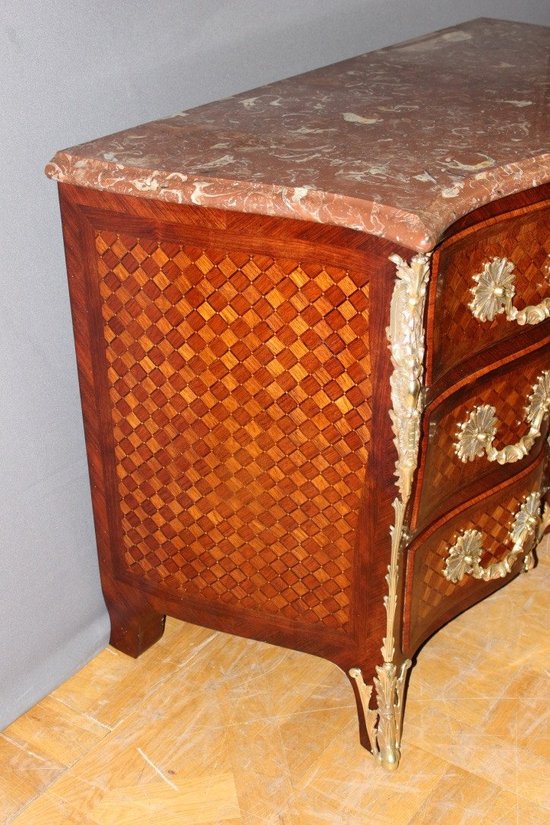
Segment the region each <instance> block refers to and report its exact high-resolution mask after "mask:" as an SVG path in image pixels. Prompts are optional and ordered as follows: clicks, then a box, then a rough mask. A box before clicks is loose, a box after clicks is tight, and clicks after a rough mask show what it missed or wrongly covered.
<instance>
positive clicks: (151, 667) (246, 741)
mask: <svg viewBox="0 0 550 825" xmlns="http://www.w3.org/2000/svg"><path fill="white" fill-rule="evenodd" d="M548 542H549V540H547V543H545V544H544V545H543V547H541V551H540V563H539V566H538V567H537V568H536V569H534V570H532V571H531V572H530V573H529V574H528V575H525V576H519V577H518V578H517V579H515V580H514V581H513V582H512V583H511V584H510V585H509V587H507V588H505V589H504V590H501V591H499V592H498V593H495V594H493V595H492V596H491V597H490V598H489V599H487V600H485V601H484V602H483V603H482V604H478V605H476V606H475V607H473V608H472V609H471V610H469V611H467V612H466V613H464V614H463V615H462V616H460V617H458V618H457V619H456V620H455V621H454V622H453V623H452V624H451V625H449V626H448V627H446V628H444V629H443V630H441V631H440V632H439V633H438V634H437V635H436V636H435V637H434V638H433V639H431V640H430V641H429V642H428V643H427V644H426V645H425V646H424V648H423V650H422V655H421V656H420V657H419V661H418V664H417V665H416V666H415V670H414V678H413V679H411V683H410V687H409V694H408V707H407V714H406V717H405V725H404V731H403V746H404V752H405V756H404V758H403V760H402V763H401V766H400V768H399V771H398V772H397V773H395V774H391V775H389V774H387V773H385V772H384V771H380V770H373V766H372V764H371V762H370V761H369V760H365V758H364V756H363V752H362V750H361V748H360V746H359V744H358V742H357V737H356V724H357V723H356V720H355V709H354V707H353V700H352V697H351V693H350V691H349V686H348V684H347V681H346V679H345V677H344V675H343V673H341V672H340V671H339V670H338V668H337V667H335V666H334V665H332V664H331V663H330V662H327V661H324V660H322V659H319V658H317V657H314V656H309V655H307V654H303V653H295V652H294V651H289V650H284V649H282V648H277V647H273V646H271V645H266V644H262V643H259V642H252V641H249V640H244V639H240V638H237V637H235V636H233V637H230V636H227V635H225V634H223V633H218V632H213V631H209V630H206V629H203V628H200V627H194V626H193V625H189V624H186V623H182V622H178V621H176V620H172V619H170V620H168V623H167V630H166V633H165V635H164V637H163V639H161V641H160V642H159V643H158V644H157V645H155V646H154V647H152V648H151V649H150V650H149V651H147V652H146V653H145V654H144V655H143V656H141V657H140V658H139V659H137V660H133V659H130V658H128V657H127V656H124V655H123V654H121V653H119V652H118V651H117V650H115V649H113V648H108V649H107V650H104V651H102V652H101V653H100V654H99V656H97V657H96V658H95V659H94V660H93V661H92V662H90V664H89V665H87V666H86V667H85V668H84V669H83V670H81V671H80V672H79V673H77V674H76V675H75V676H73V677H72V678H71V679H69V680H68V681H67V682H66V683H65V684H63V685H61V686H60V687H59V688H58V689H57V690H55V691H54V692H53V693H52V694H51V695H50V696H48V697H46V698H45V699H44V700H43V701H42V702H40V703H39V704H38V705H36V707H34V708H32V709H31V710H29V711H28V712H27V713H26V714H25V715H24V716H22V717H21V718H20V719H18V720H17V721H16V722H15V723H14V724H12V725H11V726H10V727H9V728H8V729H7V730H6V731H4V733H3V734H0V821H1V822H3V823H6V825H130V823H131V825H136V823H139V824H140V825H142V823H143V825H148V824H149V823H150V822H157V823H159V825H200V824H201V823H202V825H221V823H223V825H259V823H261V825H281V824H282V823H284V825H320V823H323V825H342V823H346V825H365V823H366V822H373V823H380V825H387V823H392V825H433V824H434V823H438V825H439V823H441V825H480V824H481V823H487V824H489V823H491V825H497V823H498V825H518V823H521V825H542V823H544V822H546V821H547V820H548V818H549V816H550V781H549V776H550V748H549V741H548V721H549V720H548V713H549V708H548V701H547V695H548V673H547V663H548V659H549V656H550V649H549V642H550V639H549V635H548V633H547V627H548V619H549V616H548V597H547V594H548V587H549V586H550V543H548Z"/></svg>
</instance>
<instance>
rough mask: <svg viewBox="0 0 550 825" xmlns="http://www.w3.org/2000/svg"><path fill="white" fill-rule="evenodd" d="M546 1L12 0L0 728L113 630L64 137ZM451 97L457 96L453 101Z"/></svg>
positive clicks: (3, 7)
mask: <svg viewBox="0 0 550 825" xmlns="http://www.w3.org/2000/svg"><path fill="white" fill-rule="evenodd" d="M479 16H489V17H490V16H492V17H503V18H508V19H515V20H525V21H530V22H534V23H542V24H549V23H550V7H549V4H548V3H547V2H544V0H542V2H541V0H515V1H514V0H477V2H475V0H277V2H271V0H179V2H178V0H157V1H156V2H150V0H119V2H113V0H94V1H93V2H89V0H86V2H84V0H55V2H46V3H45V2H43V0H25V2H23V3H21V2H19V0H0V103H1V108H0V112H1V119H0V146H1V149H2V155H1V156H2V162H3V169H2V187H1V189H0V296H1V297H0V320H1V322H0V582H1V587H2V590H1V593H2V599H1V603H0V614H1V616H0V728H1V727H3V726H5V725H6V724H8V723H9V722H10V721H11V720H12V719H13V718H15V717H16V716H17V715H19V714H20V713H21V712H23V711H24V710H26V709H27V708H28V707H30V706H31V705H32V704H34V703H35V702H36V701H37V700H38V699H40V698H41V697H42V696H43V695H44V694H46V693H48V692H49V691H50V690H51V689H53V688H54V687H55V686H56V685H57V684H59V683H60V682H61V681H63V680H64V679H65V678H67V677H68V676H69V675H70V674H71V673H73V672H74V671H75V670H76V669H78V668H79V667H81V666H82V665H83V664H85V662H86V661H88V660H89V659H90V658H91V657H92V656H93V655H94V654H95V653H96V652H98V651H99V650H100V649H101V648H102V647H103V646H104V645H105V644H106V643H107V639H108V619H107V614H106V611H105V608H104V605H103V600H102V597H101V591H100V587H99V578H98V572H97V563H96V557H95V545H94V535H93V526H92V518H91V511H90V504H89V493H88V477H87V470H86V463H85V452H84V442H83V434H82V426H81V418H80V408H79V398H78V388H77V381H76V370H75V363H74V354H73V345H72V337H71V328H70V314H69V305H68V299H67V291H66V286H65V270H64V258H63V248H62V241H61V231H60V223H59V216H58V208H57V195H56V187H55V185H54V184H53V183H52V182H51V181H48V180H47V179H46V178H45V177H44V175H43V171H42V170H43V167H44V164H45V163H46V162H47V161H48V160H49V158H50V157H51V156H52V155H53V154H54V152H55V151H56V150H57V149H59V148H62V147H65V146H70V145H73V144H75V143H79V142H82V141H85V140H89V139H92V138H95V137H99V136H100V135H104V134H108V133H110V132H114V131H117V130H119V129H123V128H126V127H128V126H133V125H137V124H139V123H142V122H144V121H147V120H153V119H155V118H158V117H161V116H165V115H170V114H173V113H174V112H177V111H180V110H181V109H185V108H189V107H191V106H195V105H198V104H201V103H205V102H207V101H209V100H213V99H216V98H219V97H222V96H226V95H229V94H232V93H235V92H239V91H243V90H245V89H248V88H252V87H255V86H259V85H262V84H264V83H267V82H269V81H272V80H276V79H279V78H282V77H287V76H289V75H292V74H296V73H298V72H301V71H305V70H307V69H311V68H315V67H317V66H322V65H324V64H327V63H332V62H335V61H337V60H340V59H343V58H345V57H350V56H352V55H354V54H358V53H360V52H365V51H369V50H371V49H374V48H378V47H381V46H385V45H389V44H390V43H394V42H398V41H400V40H405V39H408V38H410V37H413V36H416V35H420V34H424V33H426V32H429V31H432V30H434V29H438V28H442V27H444V26H448V25H452V24H454V23H457V22H461V21H463V20H467V19H469V18H472V17H479ZM450 105H452V101H450Z"/></svg>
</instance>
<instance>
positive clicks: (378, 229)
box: [46, 18, 550, 251]
mask: <svg viewBox="0 0 550 825" xmlns="http://www.w3.org/2000/svg"><path fill="white" fill-rule="evenodd" d="M549 51H550V28H546V27H543V26H532V25H528V24H524V23H511V22H506V21H502V20H489V19H484V18H480V19H477V20H473V21H471V22H469V23H464V24H461V25H458V26H454V27H452V28H449V29H444V30H442V31H439V32H435V33H433V34H429V35H427V36H425V37H420V38H418V39H416V40H411V41H408V42H407V43H401V44H399V45H396V46H392V47H389V48H386V49H380V50H378V51H375V52H370V53H368V54H364V55H360V56H358V57H354V58H351V59H349V60H345V61H343V62H341V63H336V64H334V65H332V66H327V67H325V68H322V69H317V70H315V71H312V72H307V73H306V74H302V75H298V76H296V77H292V78H288V79H286V80H281V81H278V82H276V83H271V84H269V85H267V86H263V87H261V88H259V89H255V90H253V91H249V92H246V93H244V94H238V95H235V96H233V97H230V98H227V99H225V100H220V101H217V102H215V103H209V104H207V105H204V106H199V107H198V108H195V109H192V110H190V111H188V112H182V113H180V114H177V115H174V116H173V117H169V118H165V119H163V120H156V121H153V122H151V123H147V124H145V125H143V126H139V127H136V128H132V129H127V130H125V131H123V132H118V133H117V134H114V135H110V136H108V137H104V138H100V139H98V140H94V141H91V142H89V143H83V144H81V145H80V146H75V147H72V148H70V149H65V150H63V151H60V152H58V153H57V154H56V155H55V157H54V158H53V159H52V161H51V162H50V163H49V164H48V165H47V167H46V173H47V174H48V175H49V176H50V177H52V178H55V179H56V180H58V181H61V182H63V183H72V184H76V185H79V186H87V187H92V188H94V189H103V190H109V191H112V192H118V193H122V194H128V195H138V196H139V197H147V198H156V199H160V200H164V201H171V202H177V203H187V204H189V203H191V204H198V205H201V206H210V207H219V208H223V209H231V210H238V211H244V212H254V213H259V214H263V215H277V216H282V217H291V218H299V219H306V220H311V221H317V222H321V223H329V224H336V225H340V226H347V227H351V228H353V229H359V230H364V231H366V232H369V233H372V234H374V235H378V236H381V237H385V238H388V239H391V240H393V241H396V242H398V243H401V244H403V245H404V246H407V247H409V248H411V249H414V250H418V251H427V250H430V249H432V248H433V246H434V245H435V244H436V243H437V241H438V239H439V237H440V236H441V233H442V232H443V231H444V230H445V229H446V228H447V227H448V226H449V225H450V224H451V223H453V222H454V221H455V220H456V219H457V218H459V217H461V216H462V215H464V214H466V213H467V212H470V211H471V210H472V209H474V208H476V207H477V206H480V205H482V204H484V203H487V202H489V201H492V200H495V199H497V198H499V197H502V196H504V195H508V194H513V193H514V192H518V191H521V190H523V189H527V188H530V187H532V186H536V185H539V184H541V183H544V182H545V181H548V180H550V106H549V102H550V99H549V92H548V88H549V85H548V84H549V80H550V76H549V73H550V62H549V60H548V56H549Z"/></svg>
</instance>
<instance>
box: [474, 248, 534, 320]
mask: <svg viewBox="0 0 550 825" xmlns="http://www.w3.org/2000/svg"><path fill="white" fill-rule="evenodd" d="M546 277H547V278H548V266H547V276H546ZM473 279H474V281H475V282H476V285H475V286H474V287H473V288H472V289H471V290H470V291H471V293H472V296H473V299H472V301H471V302H470V303H469V304H468V306H469V307H470V309H471V310H472V313H473V315H474V316H475V317H476V318H478V319H479V320H480V321H493V320H494V318H496V316H497V315H500V314H501V313H504V314H505V316H506V319H507V320H508V321H515V322H516V323H517V324H520V326H523V325H524V324H540V322H541V321H544V320H545V318H549V317H550V296H549V297H547V298H544V299H543V300H542V301H541V302H540V304H536V305H535V306H527V307H525V308H524V309H517V308H516V307H515V306H514V305H513V303H512V301H513V299H514V295H515V292H516V287H515V279H516V276H515V272H514V264H513V263H512V261H509V260H508V259H507V258H493V259H492V260H491V261H486V262H485V263H484V264H483V269H482V270H481V272H479V273H478V274H477V275H474V276H473Z"/></svg>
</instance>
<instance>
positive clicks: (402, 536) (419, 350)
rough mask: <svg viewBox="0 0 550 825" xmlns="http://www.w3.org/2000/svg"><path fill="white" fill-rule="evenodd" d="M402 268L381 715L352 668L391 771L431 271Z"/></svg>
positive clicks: (378, 749)
mask: <svg viewBox="0 0 550 825" xmlns="http://www.w3.org/2000/svg"><path fill="white" fill-rule="evenodd" d="M390 260H391V261H393V263H395V264H396V266H397V281H396V283H395V287H394V291H393V296H392V301H391V308H390V326H389V327H388V329H387V330H386V333H387V336H388V340H389V343H390V350H391V360H392V365H393V373H392V376H391V378H390V386H391V400H392V410H391V411H390V417H391V421H392V429H393V432H394V436H395V438H394V444H395V446H396V448H397V462H396V465H395V475H396V478H397V487H398V489H399V493H400V495H399V496H398V497H397V498H396V499H395V500H394V502H393V508H394V511H395V521H394V524H393V525H392V526H391V527H390V533H391V554H390V564H389V566H388V573H387V575H386V582H387V585H388V594H387V596H385V598H384V607H385V608H386V635H385V637H384V639H383V642H382V650H381V652H382V658H383V664H382V665H379V666H378V667H377V668H376V676H375V677H374V680H373V683H374V690H375V694H376V700H377V706H378V707H377V709H376V710H373V709H372V708H371V707H370V700H371V696H372V691H373V686H372V685H369V686H367V685H366V684H365V682H364V680H363V674H362V673H361V669H360V668H351V670H350V671H349V675H350V676H351V678H352V679H354V680H355V682H356V684H357V690H358V693H359V697H360V700H361V704H362V707H363V712H364V716H365V723H366V728H367V733H368V736H369V742H370V745H371V750H372V753H373V755H374V756H375V757H376V758H377V759H378V760H379V761H380V762H381V763H382V765H383V766H384V767H385V768H387V769H388V770H395V768H396V767H397V765H398V764H399V757H400V742H401V721H402V715H403V694H404V689H405V679H406V675H407V670H408V668H409V667H410V666H411V662H410V661H409V660H408V659H406V660H404V661H402V662H401V663H400V665H399V666H398V665H397V664H396V663H395V658H396V657H395V635H396V627H395V624H396V612H397V600H398V591H399V580H400V574H401V571H400V561H401V551H402V547H403V545H404V543H405V542H406V540H407V534H406V530H405V528H404V519H405V511H406V507H407V502H408V500H409V498H410V495H411V489H412V481H413V475H414V471H415V469H416V465H417V461H418V445H419V441H420V417H421V414H422V409H423V404H424V393H423V368H424V325H423V318H424V306H425V300H426V286H427V283H428V275H429V270H430V265H429V256H427V255H415V256H414V257H413V258H412V260H411V262H410V264H407V263H406V262H405V261H404V260H403V259H402V258H400V257H399V255H392V256H390Z"/></svg>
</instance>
